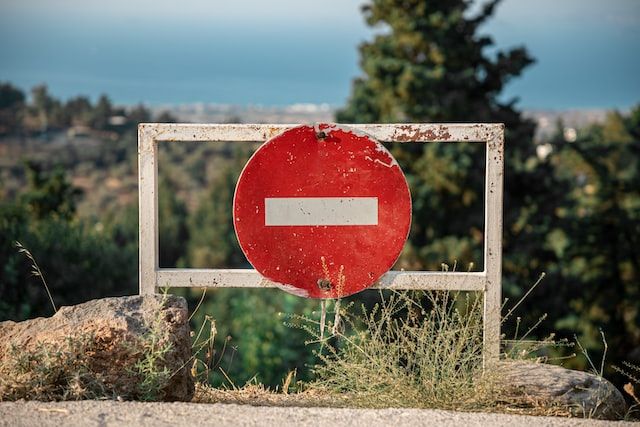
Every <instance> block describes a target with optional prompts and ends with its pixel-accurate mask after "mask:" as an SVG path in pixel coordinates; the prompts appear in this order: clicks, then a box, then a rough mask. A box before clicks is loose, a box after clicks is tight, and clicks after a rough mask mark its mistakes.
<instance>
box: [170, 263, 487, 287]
mask: <svg viewBox="0 0 640 427" xmlns="http://www.w3.org/2000/svg"><path fill="white" fill-rule="evenodd" d="M485 284H486V274H485V273H482V272H479V273H446V272H440V271H390V272H388V273H386V274H385V275H383V276H382V277H381V278H380V280H379V281H378V283H376V284H375V285H374V286H373V288H374V289H396V290H403V289H405V290H458V291H484V290H485V286H486V285H485ZM157 286H158V287H175V288H190V287H194V288H198V287H203V288H275V287H277V285H276V284H275V283H274V282H272V281H270V280H268V279H265V278H264V277H262V276H261V275H260V274H259V273H258V272H257V271H256V270H252V269H233V270H208V269H189V268H183V269H181V268H161V269H159V270H158V272H157Z"/></svg>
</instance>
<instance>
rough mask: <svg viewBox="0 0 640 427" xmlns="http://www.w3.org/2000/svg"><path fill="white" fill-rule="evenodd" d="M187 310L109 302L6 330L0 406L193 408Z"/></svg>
mask: <svg viewBox="0 0 640 427" xmlns="http://www.w3.org/2000/svg"><path fill="white" fill-rule="evenodd" d="M190 358H191V338H190V330H189V324H188V312H187V304H186V301H185V300H184V298H181V297H176V296H172V295H155V296H126V297H115V298H104V299H99V300H93V301H89V302H86V303H83V304H79V305H75V306H70V307H62V308H61V309H60V310H59V311H58V312H57V313H56V314H55V315H53V316H52V317H49V318H37V319H31V320H26V321H24V322H11V321H7V322H0V400H3V399H19V398H27V399H29V398H32V399H40V400H43V399H69V398H71V399H74V398H75V399H81V398H97V397H111V398H124V399H146V400H165V401H173V400H181V401H188V400H191V398H192V396H193V392H194V382H193V378H192V376H191V373H190Z"/></svg>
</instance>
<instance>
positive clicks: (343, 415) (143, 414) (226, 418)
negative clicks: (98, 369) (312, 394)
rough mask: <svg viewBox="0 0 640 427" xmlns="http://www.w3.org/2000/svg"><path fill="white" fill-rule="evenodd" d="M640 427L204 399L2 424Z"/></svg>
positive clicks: (14, 408) (99, 405)
mask: <svg viewBox="0 0 640 427" xmlns="http://www.w3.org/2000/svg"><path fill="white" fill-rule="evenodd" d="M60 425H63V426H99V427H105V426H120V425H127V426H154V427H156V426H172V427H179V426H192V425H198V426H294V425H295V426H298V427H299V426H307V425H313V426H316V425H317V426H342V425H345V426H347V425H348V426H364V427H373V426H393V427H403V426H407V427H409V426H411V427H414V426H417V425H437V426H460V425H463V426H465V427H472V426H508V427H514V426H539V425H544V426H626V425H628V426H632V425H635V426H640V424H637V423H627V422H620V421H618V422H611V421H597V420H584V419H578V418H553V417H531V416H524V415H507V414H486V413H465V412H452V411H441V410H423V409H376V410H374V409H331V408H284V407H273V406H262V407H259V406H249V405H231V404H219V403H218V404H202V403H142V402H115V401H93V400H85V401H80V402H32V401H31V402H1V403H0V426H7V427H14V426H60Z"/></svg>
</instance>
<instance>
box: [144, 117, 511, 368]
mask: <svg viewBox="0 0 640 427" xmlns="http://www.w3.org/2000/svg"><path fill="white" fill-rule="evenodd" d="M191 141H200V142H237V143H243V142H265V141H268V142H267V143H266V144H264V145H263V146H262V147H261V148H260V149H259V150H258V151H257V152H256V153H255V155H254V156H253V157H252V158H251V160H250V161H249V162H248V164H247V165H246V167H245V169H244V170H243V172H242V175H241V177H240V179H239V180H238V183H237V188H236V194H235V198H234V206H233V207H231V206H229V209H230V210H231V209H233V217H234V225H235V228H236V234H237V236H238V240H239V242H240V245H241V247H242V250H243V251H244V253H245V254H246V256H247V258H248V259H249V261H250V262H251V263H252V264H253V265H254V266H255V269H190V268H183V269H178V268H160V267H159V263H158V143H159V142H168V143H181V142H191ZM377 141H380V142H391V143H403V144H431V143H463V144H485V146H486V154H485V156H486V168H485V218H484V224H485V225H484V270H483V271H479V272H446V271H388V270H389V268H391V267H392V265H393V263H394V262H395V260H396V259H397V257H398V254H399V253H400V251H401V250H402V246H403V245H404V242H405V240H406V238H407V232H408V230H409V226H410V222H411V213H410V212H411V198H410V195H409V191H408V189H407V184H406V181H405V179H404V175H403V174H402V171H401V170H400V168H399V167H398V166H397V165H396V163H395V162H394V160H393V158H392V157H391V155H390V154H389V153H388V152H387V151H386V150H385V149H384V147H382V146H381V145H380V144H379V143H378V142H377ZM503 154H504V125H503V124H494V123H469V124H463V123H459V124H427V123H414V124H411V123H403V124H368V125H361V124H353V125H344V126H335V125H328V124H322V125H317V126H315V127H313V126H297V125H272V124H180V123H176V124H160V123H143V124H140V125H139V127H138V173H139V177H138V178H139V180H138V183H139V190H138V191H139V198H140V209H139V215H140V217H139V232H140V253H139V257H140V258H139V267H140V293H141V294H154V293H156V292H157V291H158V289H159V288H161V287H212V288H220V287H237V288H275V287H280V288H284V289H285V290H287V291H289V292H293V293H296V294H298V295H304V296H309V297H313V298H338V297H341V296H345V295H350V294H352V293H355V292H358V291H360V290H362V289H365V288H367V287H373V288H378V289H411V290H417V289H428V290H460V291H477V292H482V293H483V295H484V315H483V317H484V360H485V364H486V363H492V362H495V361H497V360H498V358H499V354H500V307H501V301H500V299H501V276H502V186H503ZM352 156H353V157H352ZM448 214H450V215H457V214H459V215H464V214H465V213H464V212H450V213H448Z"/></svg>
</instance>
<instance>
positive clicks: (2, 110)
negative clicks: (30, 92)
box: [0, 83, 25, 135]
mask: <svg viewBox="0 0 640 427" xmlns="http://www.w3.org/2000/svg"><path fill="white" fill-rule="evenodd" d="M24 101H25V97H24V93H23V92H22V91H21V90H20V89H18V88H16V87H13V86H12V85H11V84H10V83H0V135H6V134H10V133H14V132H15V131H17V130H19V129H20V128H21V121H22V116H23V114H24V111H23V110H24V105H25V103H24Z"/></svg>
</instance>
